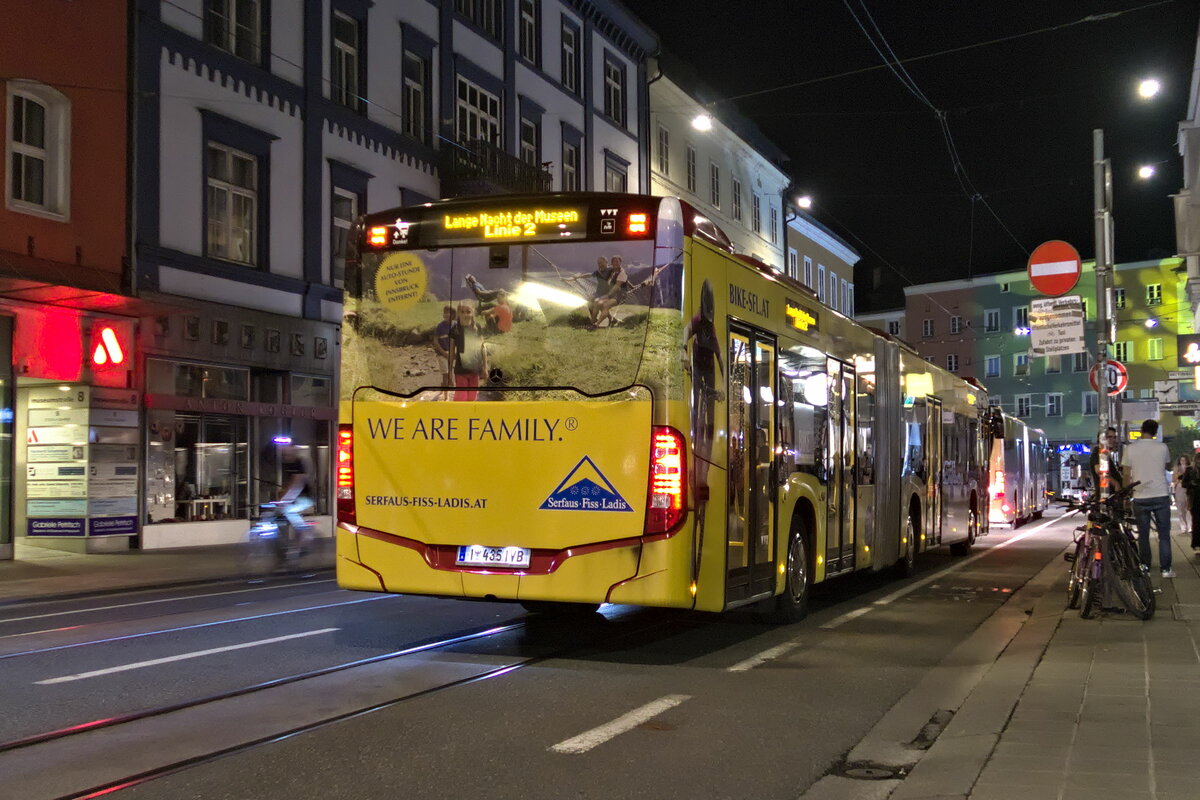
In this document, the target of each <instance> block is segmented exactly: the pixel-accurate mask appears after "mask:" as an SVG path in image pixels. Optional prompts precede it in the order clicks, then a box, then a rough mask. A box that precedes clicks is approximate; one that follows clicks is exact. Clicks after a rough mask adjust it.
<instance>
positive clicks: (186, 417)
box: [146, 411, 250, 522]
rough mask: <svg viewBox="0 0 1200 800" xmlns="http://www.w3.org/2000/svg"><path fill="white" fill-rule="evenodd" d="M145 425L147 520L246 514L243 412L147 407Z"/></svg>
mask: <svg viewBox="0 0 1200 800" xmlns="http://www.w3.org/2000/svg"><path fill="white" fill-rule="evenodd" d="M149 424H150V431H149V433H150V435H149V437H148V449H149V453H148V455H147V462H148V463H147V470H146V474H147V482H148V486H147V499H146V507H147V514H148V519H147V522H203V521H208V520H220V519H245V518H247V517H248V516H249V514H250V506H249V492H248V485H249V479H248V473H249V456H248V446H247V419H246V418H245V417H234V416H220V415H215V414H181V413H175V412H173V411H152V412H150V413H149Z"/></svg>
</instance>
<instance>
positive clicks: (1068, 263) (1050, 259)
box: [1027, 239, 1083, 297]
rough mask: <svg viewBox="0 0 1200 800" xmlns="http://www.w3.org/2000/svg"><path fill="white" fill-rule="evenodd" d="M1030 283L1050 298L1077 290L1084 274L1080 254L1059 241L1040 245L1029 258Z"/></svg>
mask: <svg viewBox="0 0 1200 800" xmlns="http://www.w3.org/2000/svg"><path fill="white" fill-rule="evenodd" d="M1027 269H1028V270H1029V282H1030V283H1031V284H1033V288H1034V289H1037V290H1038V291H1039V292H1041V293H1042V294H1044V295H1047V296H1049V297H1058V296H1059V295H1062V294H1066V293H1067V292H1069V291H1071V290H1072V289H1074V288H1075V284H1076V283H1078V282H1079V275H1080V274H1081V273H1082V272H1083V262H1082V261H1080V260H1079V252H1078V251H1077V250H1076V249H1075V248H1074V247H1072V246H1071V245H1069V244H1067V243H1066V242H1063V241H1059V240H1058V239H1051V240H1050V241H1048V242H1043V243H1042V244H1039V245H1038V246H1037V248H1036V249H1034V251H1033V254H1032V255H1030V256H1029V265H1028V267H1027Z"/></svg>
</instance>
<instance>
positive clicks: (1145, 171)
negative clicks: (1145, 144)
mask: <svg viewBox="0 0 1200 800" xmlns="http://www.w3.org/2000/svg"><path fill="white" fill-rule="evenodd" d="M1138 177H1139V178H1141V179H1142V180H1144V181H1146V180H1150V179H1151V178H1153V177H1154V166H1153V165H1152V164H1143V165H1142V166H1140V167H1138Z"/></svg>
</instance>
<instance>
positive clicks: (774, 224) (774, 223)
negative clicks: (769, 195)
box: [771, 206, 779, 244]
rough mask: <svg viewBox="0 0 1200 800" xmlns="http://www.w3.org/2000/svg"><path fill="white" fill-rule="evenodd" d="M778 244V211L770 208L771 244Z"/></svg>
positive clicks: (773, 207)
mask: <svg viewBox="0 0 1200 800" xmlns="http://www.w3.org/2000/svg"><path fill="white" fill-rule="evenodd" d="M778 243H779V209H777V208H775V206H771V244H778Z"/></svg>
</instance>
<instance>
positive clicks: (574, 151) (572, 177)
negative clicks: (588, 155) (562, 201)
mask: <svg viewBox="0 0 1200 800" xmlns="http://www.w3.org/2000/svg"><path fill="white" fill-rule="evenodd" d="M562 189H563V191H564V192H578V191H579V145H578V144H577V143H575V142H567V141H564V142H563V146H562Z"/></svg>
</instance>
